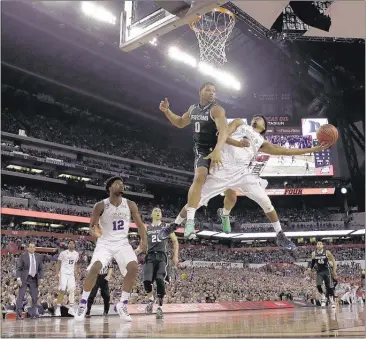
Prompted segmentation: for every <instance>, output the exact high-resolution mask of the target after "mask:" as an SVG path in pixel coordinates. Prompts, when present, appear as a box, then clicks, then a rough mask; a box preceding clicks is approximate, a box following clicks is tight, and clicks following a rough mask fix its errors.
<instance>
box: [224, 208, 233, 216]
mask: <svg viewBox="0 0 366 339" xmlns="http://www.w3.org/2000/svg"><path fill="white" fill-rule="evenodd" d="M230 212H231V210H227V209H225V207H224V208H223V209H222V215H225V216H226V215H229V214H230Z"/></svg>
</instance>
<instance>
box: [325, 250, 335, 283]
mask: <svg viewBox="0 0 366 339" xmlns="http://www.w3.org/2000/svg"><path fill="white" fill-rule="evenodd" d="M325 253H326V256H327V257H328V259H329V261H330V262H331V263H332V273H333V278H336V277H337V262H336V261H335V259H334V256H333V254H332V253H331V252H330V251H326V252H325Z"/></svg>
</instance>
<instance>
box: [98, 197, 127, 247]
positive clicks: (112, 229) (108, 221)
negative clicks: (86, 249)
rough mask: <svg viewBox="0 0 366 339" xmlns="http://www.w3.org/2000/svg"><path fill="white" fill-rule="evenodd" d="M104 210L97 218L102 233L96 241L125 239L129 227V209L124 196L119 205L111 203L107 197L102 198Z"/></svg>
mask: <svg viewBox="0 0 366 339" xmlns="http://www.w3.org/2000/svg"><path fill="white" fill-rule="evenodd" d="M103 203H104V210H103V214H102V215H101V216H100V218H99V225H100V227H101V228H102V230H103V234H102V236H101V237H100V238H98V242H103V243H105V242H118V241H126V240H127V237H128V231H129V229H130V222H131V211H130V208H129V206H128V202H127V199H126V198H122V201H121V203H120V205H119V206H114V205H113V204H111V202H110V200H109V198H107V199H104V200H103Z"/></svg>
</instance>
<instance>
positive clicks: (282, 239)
mask: <svg viewBox="0 0 366 339" xmlns="http://www.w3.org/2000/svg"><path fill="white" fill-rule="evenodd" d="M276 244H277V245H278V246H280V247H284V248H286V249H288V250H291V251H293V250H295V249H296V245H295V244H294V243H293V242H292V241H291V240H290V239H289V238H287V237H286V236H285V233H283V232H282V231H280V232H278V234H277V240H276Z"/></svg>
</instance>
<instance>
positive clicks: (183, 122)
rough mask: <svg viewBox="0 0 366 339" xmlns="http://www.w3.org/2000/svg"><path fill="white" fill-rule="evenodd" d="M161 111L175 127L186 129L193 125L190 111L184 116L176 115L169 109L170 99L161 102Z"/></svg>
mask: <svg viewBox="0 0 366 339" xmlns="http://www.w3.org/2000/svg"><path fill="white" fill-rule="evenodd" d="M159 109H160V111H162V112H163V113H164V114H165V116H166V117H167V118H168V119H169V121H170V122H171V124H172V125H173V126H175V127H178V128H184V127H186V126H188V125H189V124H190V123H191V119H190V117H189V110H188V112H186V113H184V114H183V115H182V116H179V115H177V114H174V113H173V112H172V111H171V110H170V108H169V101H168V98H165V100H164V101H161V102H160V105H159Z"/></svg>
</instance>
